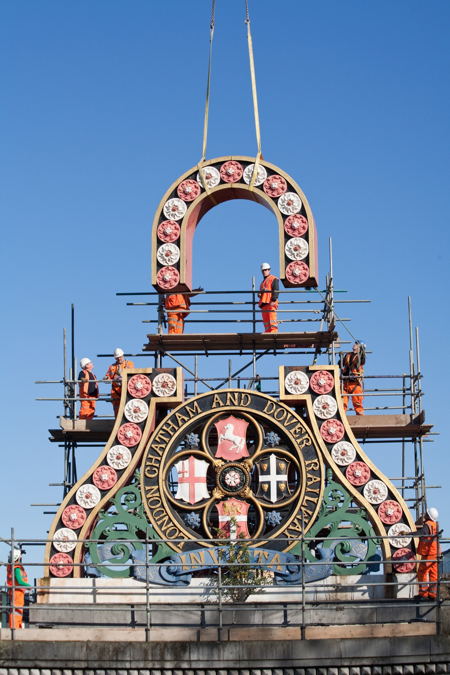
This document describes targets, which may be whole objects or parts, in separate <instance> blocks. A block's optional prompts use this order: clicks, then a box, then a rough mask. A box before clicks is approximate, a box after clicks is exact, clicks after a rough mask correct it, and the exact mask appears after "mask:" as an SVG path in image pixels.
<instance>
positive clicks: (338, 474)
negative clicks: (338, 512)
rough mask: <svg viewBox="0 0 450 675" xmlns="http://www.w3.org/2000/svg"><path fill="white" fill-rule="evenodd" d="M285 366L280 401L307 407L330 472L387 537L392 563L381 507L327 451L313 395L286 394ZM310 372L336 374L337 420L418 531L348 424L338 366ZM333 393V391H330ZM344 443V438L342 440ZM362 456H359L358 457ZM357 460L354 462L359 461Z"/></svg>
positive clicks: (386, 545)
mask: <svg viewBox="0 0 450 675" xmlns="http://www.w3.org/2000/svg"><path fill="white" fill-rule="evenodd" d="M285 369H286V367H285V366H280V367H279V385H280V400H283V401H287V402H290V403H291V404H292V405H295V404H296V403H297V404H301V405H306V408H307V412H308V421H309V423H310V424H311V426H312V428H313V429H314V434H315V436H316V439H317V441H318V443H319V444H320V447H321V450H322V453H323V455H324V457H325V458H326V460H327V464H328V466H329V467H330V469H331V470H332V471H333V474H334V476H335V478H336V479H337V482H339V483H342V484H343V485H344V486H345V488H346V490H348V492H350V493H351V494H352V495H353V496H354V498H355V501H356V502H357V503H358V504H360V505H361V506H363V507H364V508H365V509H366V510H367V511H368V513H369V514H370V518H371V521H372V524H373V526H374V529H375V533H376V534H378V535H379V536H381V537H386V538H383V539H382V540H381V542H382V550H383V556H384V559H385V560H390V559H391V545H390V542H389V539H387V536H388V533H387V528H386V527H385V525H384V523H383V522H382V520H381V519H380V517H379V515H378V512H377V511H376V508H378V507H379V504H377V505H373V504H371V503H370V502H369V501H368V500H367V499H366V498H365V497H364V495H363V494H362V493H361V492H359V491H358V490H357V489H356V488H355V487H354V486H353V485H352V484H351V483H350V482H349V481H348V480H347V478H346V476H345V473H344V472H342V471H341V470H340V467H339V465H337V464H336V463H335V461H334V459H333V457H332V455H331V453H330V452H329V451H328V448H327V446H326V444H325V442H324V440H323V439H322V436H321V435H320V431H319V427H318V424H317V419H316V415H315V413H314V411H313V408H312V395H311V394H310V393H306V394H298V395H296V394H286V393H285V392H284V380H285ZM308 370H309V372H310V373H313V372H314V371H316V370H328V371H329V372H331V373H333V375H334V391H335V398H336V401H337V404H338V412H337V418H338V419H339V420H340V421H341V422H342V424H343V425H344V428H345V433H346V434H347V438H348V440H349V442H350V443H351V444H352V445H353V447H354V448H355V450H356V452H357V458H356V460H358V459H361V460H362V461H364V462H365V463H366V464H367V465H368V466H369V468H370V470H371V472H372V474H373V478H375V479H378V480H381V481H383V482H384V483H386V485H387V486H388V488H389V491H390V492H391V494H392V495H394V497H395V499H396V500H397V501H398V503H399V504H400V505H401V507H402V510H403V513H404V516H405V520H406V521H407V523H408V525H409V526H410V527H411V530H412V531H413V532H414V531H415V529H416V528H415V523H414V520H413V518H412V516H411V514H410V511H409V508H408V506H407V504H406V502H405V500H404V499H403V497H402V496H401V495H400V493H399V491H398V490H397V488H396V487H395V486H394V485H393V484H392V483H391V481H390V480H389V478H387V476H385V475H384V473H383V472H382V471H380V470H379V469H378V468H377V467H376V466H375V464H374V463H373V462H372V461H371V460H370V459H369V457H368V456H367V455H366V453H365V452H364V450H363V449H362V448H361V446H360V445H359V443H358V441H357V440H356V438H355V436H354V434H353V431H352V428H351V426H350V424H349V423H348V420H347V415H346V414H345V411H344V406H343V403H342V393H341V387H340V381H339V366H333V365H330V366H323V365H320V366H308ZM329 394H331V392H329ZM342 440H345V437H344V438H343V439H342ZM358 455H359V457H358ZM356 460H355V461H356Z"/></svg>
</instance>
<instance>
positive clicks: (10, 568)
mask: <svg viewBox="0 0 450 675" xmlns="http://www.w3.org/2000/svg"><path fill="white" fill-rule="evenodd" d="M16 569H19V570H20V571H21V573H22V579H23V580H24V582H25V583H26V584H27V583H28V577H27V573H26V572H25V568H24V567H23V565H21V564H20V563H14V565H13V564H11V563H9V564H8V565H7V568H6V585H7V586H10V587H11V588H12V586H13V574H14V573H15V571H16ZM14 587H15V588H16V589H17V588H20V584H18V583H17V582H16V581H15V582H14Z"/></svg>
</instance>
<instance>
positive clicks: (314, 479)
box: [306, 473, 320, 492]
mask: <svg viewBox="0 0 450 675" xmlns="http://www.w3.org/2000/svg"><path fill="white" fill-rule="evenodd" d="M319 480H320V477H319V476H315V475H314V474H313V473H307V474H306V485H307V486H308V490H309V489H310V488H309V486H310V485H312V484H313V483H317V482H318V481H319ZM311 490H312V491H313V492H315V491H316V489H315V488H311ZM318 491H319V490H317V492H318Z"/></svg>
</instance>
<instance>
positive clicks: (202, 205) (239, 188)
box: [151, 155, 318, 290]
mask: <svg viewBox="0 0 450 675" xmlns="http://www.w3.org/2000/svg"><path fill="white" fill-rule="evenodd" d="M229 160H236V161H238V162H248V163H254V161H255V158H254V157H247V156H245V155H230V156H225V157H215V158H213V159H208V160H205V161H204V162H202V163H201V164H198V165H196V166H194V167H192V168H191V169H189V170H188V171H186V172H185V173H183V174H182V175H181V176H180V177H179V178H177V180H175V181H174V182H173V183H172V185H171V186H170V187H169V189H168V190H167V191H166V192H165V194H164V197H163V198H162V199H161V201H160V202H159V205H158V208H157V209H156V212H155V215H154V218H153V224H152V238H151V245H152V253H151V260H152V284H153V286H154V287H155V288H156V290H159V287H158V285H157V283H156V275H157V270H158V266H157V259H156V252H157V249H158V235H157V229H158V224H159V220H160V216H161V213H162V212H163V207H164V204H165V203H166V201H167V200H168V199H169V198H170V195H171V194H172V193H173V192H174V191H175V190H176V188H177V186H178V185H179V184H180V183H181V182H182V181H183V180H186V179H187V178H192V180H196V175H197V173H198V171H199V168H200V167H203V166H209V165H212V164H217V163H219V162H227V161H229ZM260 163H261V165H262V166H264V167H266V168H267V169H269V170H270V171H274V172H275V173H277V174H279V175H280V176H283V178H284V179H285V180H286V181H287V182H288V183H290V184H291V185H292V187H293V189H294V190H295V192H296V193H297V194H298V196H299V197H300V199H301V201H302V203H303V205H304V207H305V211H306V215H307V220H308V225H309V227H308V237H307V240H308V246H309V283H308V284H307V285H309V286H317V283H318V263H317V258H318V255H317V230H316V225H315V222H314V216H313V214H312V211H311V207H310V205H309V203H308V200H307V198H306V196H305V194H304V193H303V191H302V189H301V188H300V186H299V185H298V184H297V182H296V181H295V180H294V179H293V178H292V177H291V176H289V174H287V173H286V172H285V171H283V170H282V169H280V168H279V167H278V166H276V165H275V164H271V163H270V162H266V161H265V160H261V162H260ZM224 191H225V192H224ZM231 199H247V200H250V201H256V202H257V203H259V204H262V205H263V206H265V207H266V208H268V209H269V210H270V211H272V213H273V214H274V215H275V217H276V219H277V225H278V242H279V251H278V257H279V263H280V279H281V281H282V282H283V284H284V286H286V287H293V288H300V286H297V285H295V284H291V283H290V282H289V281H288V280H287V279H286V276H285V273H286V265H285V254H284V246H285V242H284V225H283V216H282V214H281V212H280V210H279V209H278V206H277V203H276V202H275V201H274V200H273V199H272V198H271V197H269V196H268V195H266V193H265V192H264V191H263V190H261V189H260V188H258V187H252V188H251V187H250V185H247V184H246V183H245V182H242V183H241V182H239V183H226V184H224V183H221V184H220V185H217V186H216V187H214V188H210V189H208V190H205V191H202V192H201V193H200V195H199V196H198V197H197V198H196V199H194V200H193V201H192V202H188V203H186V207H187V209H186V213H185V215H184V217H183V219H182V220H181V223H180V222H179V221H178V222H179V224H180V227H181V234H180V238H179V240H178V242H177V245H178V246H179V247H180V286H182V287H183V288H186V289H188V290H192V237H193V232H192V233H191V232H190V230H191V229H192V228H194V229H195V227H196V226H197V225H198V223H199V222H200V220H201V219H202V217H203V216H204V215H205V214H206V213H207V212H208V211H209V210H210V209H211V208H213V207H214V206H216V205H217V204H218V203H221V202H224V201H229V200H231ZM191 235H192V236H191Z"/></svg>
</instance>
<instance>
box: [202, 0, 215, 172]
mask: <svg viewBox="0 0 450 675" xmlns="http://www.w3.org/2000/svg"><path fill="white" fill-rule="evenodd" d="M215 9H216V0H212V4H211V19H210V22H209V57H208V77H207V79H206V101H205V117H204V120H203V147H202V158H201V160H200V162H199V164H201V162H203V161H204V160H205V159H206V144H207V142H208V121H209V96H210V91H211V66H212V48H213V40H214V28H215ZM200 175H201V172H200Z"/></svg>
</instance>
